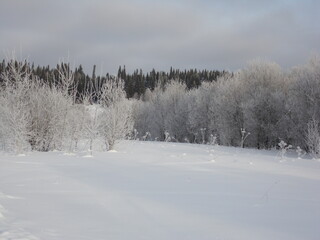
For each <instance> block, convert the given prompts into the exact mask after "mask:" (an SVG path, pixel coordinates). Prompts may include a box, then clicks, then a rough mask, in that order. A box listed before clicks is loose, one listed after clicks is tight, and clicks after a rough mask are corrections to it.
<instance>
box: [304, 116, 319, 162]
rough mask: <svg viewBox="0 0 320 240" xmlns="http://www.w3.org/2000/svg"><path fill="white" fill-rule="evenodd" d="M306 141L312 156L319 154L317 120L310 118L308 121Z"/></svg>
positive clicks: (316, 156) (317, 156)
mask: <svg viewBox="0 0 320 240" xmlns="http://www.w3.org/2000/svg"><path fill="white" fill-rule="evenodd" d="M306 143H307V147H308V150H309V152H310V154H311V155H312V156H313V157H314V158H319V156H320V127H319V121H317V120H315V119H312V120H310V121H309V122H308V125H307V133H306Z"/></svg>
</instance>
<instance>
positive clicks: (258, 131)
mask: <svg viewBox="0 0 320 240" xmlns="http://www.w3.org/2000/svg"><path fill="white" fill-rule="evenodd" d="M239 78H240V82H241V84H242V88H243V98H242V99H243V100H242V109H243V116H244V125H243V126H244V127H245V128H247V129H248V130H249V131H250V133H251V135H250V138H248V140H247V143H248V144H249V146H253V147H257V148H266V149H270V148H271V147H273V146H275V145H276V143H277V141H278V138H279V137H284V136H281V131H282V128H281V125H280V123H281V120H282V117H283V115H284V114H285V112H286V109H285V104H284V103H285V100H286V95H285V93H286V78H285V75H284V74H283V72H282V70H281V68H280V66H279V65H277V64H276V63H272V62H265V61H261V60H255V61H253V62H251V63H250V64H249V66H248V67H247V68H245V69H243V70H242V71H240V73H239ZM279 135H280V136H279Z"/></svg>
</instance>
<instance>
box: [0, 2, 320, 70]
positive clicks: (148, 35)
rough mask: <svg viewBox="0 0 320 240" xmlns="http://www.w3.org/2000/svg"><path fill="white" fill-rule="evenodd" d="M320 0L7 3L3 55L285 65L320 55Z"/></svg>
mask: <svg viewBox="0 0 320 240" xmlns="http://www.w3.org/2000/svg"><path fill="white" fill-rule="evenodd" d="M319 11H320V1H318V0H269V1H264V0H263V1H262V0H224V1H223V0H216V1H215V0H114V1H108V0H1V1H0V34H1V35H0V36H1V38H0V39H1V40H0V50H1V52H0V54H1V55H0V56H1V58H2V59H3V58H5V57H6V56H7V55H10V54H9V53H10V52H12V51H13V50H15V52H16V56H17V57H18V58H20V57H23V58H25V57H27V58H28V59H29V60H30V61H32V62H35V64H37V65H38V64H39V65H51V66H55V65H56V63H57V62H58V61H59V60H62V59H65V60H66V59H68V56H69V61H70V62H71V63H72V64H75V65H79V64H82V65H83V66H84V69H85V71H86V72H87V73H90V72H91V71H92V66H93V64H96V65H97V69H98V71H102V73H103V74H104V73H106V72H110V73H115V72H117V69H118V66H119V65H126V68H127V69H128V71H132V70H133V69H135V68H142V69H143V70H144V71H149V70H151V69H152V68H155V69H157V70H168V69H169V68H170V66H173V67H174V68H180V69H185V68H187V69H188V68H198V69H204V68H206V69H218V70H223V69H225V70H231V71H233V70H237V69H239V68H242V67H244V66H245V65H246V63H247V62H248V61H250V60H252V59H255V58H263V59H268V60H272V61H275V62H277V63H279V64H280V65H281V66H283V67H285V68H289V67H291V66H293V65H297V64H300V63H304V62H306V61H307V59H308V58H309V56H310V55H311V54H315V53H319V52H320V26H319V23H320V14H319Z"/></svg>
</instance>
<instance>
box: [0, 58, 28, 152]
mask: <svg viewBox="0 0 320 240" xmlns="http://www.w3.org/2000/svg"><path fill="white" fill-rule="evenodd" d="M1 78H2V79H3V86H1V89H0V102H1V104H0V141H1V142H2V147H3V149H4V150H9V151H14V152H16V153H18V154H21V153H22V152H24V151H25V150H27V149H28V148H29V142H28V140H29V137H30V134H31V130H30V118H31V116H30V112H29V103H30V101H29V97H30V96H29V89H30V87H31V84H30V79H31V75H30V72H29V69H28V65H27V62H26V61H24V62H20V63H18V64H15V62H14V61H13V60H12V61H11V62H10V63H9V64H8V68H7V70H6V71H5V72H4V73H3V74H2V76H1Z"/></svg>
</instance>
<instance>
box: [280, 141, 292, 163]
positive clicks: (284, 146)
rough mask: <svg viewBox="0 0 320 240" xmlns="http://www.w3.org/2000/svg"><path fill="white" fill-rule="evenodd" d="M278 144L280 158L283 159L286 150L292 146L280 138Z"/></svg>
mask: <svg viewBox="0 0 320 240" xmlns="http://www.w3.org/2000/svg"><path fill="white" fill-rule="evenodd" d="M278 146H279V147H280V156H281V159H282V160H283V159H284V157H285V155H286V153H287V151H288V150H289V149H290V148H292V145H288V144H287V143H286V142H285V141H283V140H281V141H280V142H279V143H278Z"/></svg>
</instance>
